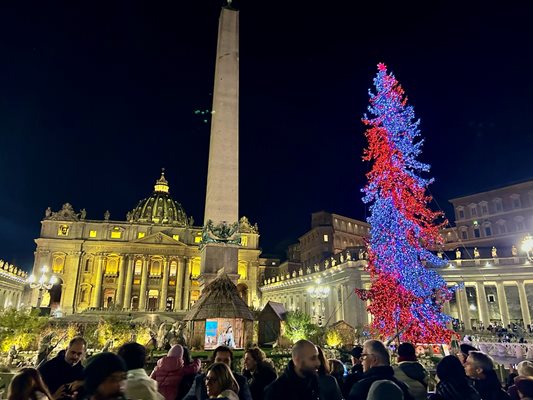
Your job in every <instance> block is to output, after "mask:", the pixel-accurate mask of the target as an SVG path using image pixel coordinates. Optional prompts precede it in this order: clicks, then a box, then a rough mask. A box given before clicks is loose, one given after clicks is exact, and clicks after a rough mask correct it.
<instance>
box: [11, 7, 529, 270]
mask: <svg viewBox="0 0 533 400" xmlns="http://www.w3.org/2000/svg"><path fill="white" fill-rule="evenodd" d="M11 3H12V4H9V3H8V2H3V3H2V6H0V37H1V40H0V258H3V259H7V260H9V261H10V262H13V263H15V264H17V265H21V266H23V267H25V268H26V269H28V268H30V266H31V264H32V260H33V251H34V249H35V244H34V242H33V240H34V239H35V238H36V237H38V236H39V229H40V223H39V222H40V220H41V219H42V217H43V215H44V210H45V209H46V207H47V206H51V207H52V209H53V210H57V209H59V208H60V207H61V205H62V204H63V203H65V202H70V203H71V204H73V206H74V207H75V209H76V210H79V209H80V208H86V209H87V212H88V214H87V218H89V219H102V218H103V213H104V211H105V210H106V209H109V210H110V212H111V219H124V218H125V215H126V212H127V211H129V210H131V209H132V208H133V207H134V206H135V205H136V203H137V202H138V201H139V200H140V199H141V198H144V197H146V196H148V195H150V193H151V192H152V189H153V184H154V181H155V179H157V178H158V177H159V174H160V169H161V167H165V168H166V171H167V179H168V180H169V184H170V188H171V194H172V195H173V197H174V198H175V199H176V200H178V201H179V202H181V203H182V205H183V207H184V209H185V211H186V212H187V213H188V214H189V215H193V216H194V219H195V220H196V222H197V223H200V222H201V221H203V208H204V197H205V185H206V174H207V157H208V145H209V130H210V123H209V120H207V122H205V121H204V119H205V118H206V115H202V114H199V113H198V110H209V109H210V108H211V100H212V97H211V92H212V86H213V76H214V62H215V50H216V39H217V38H216V34H217V23H218V14H219V10H220V5H221V2H219V1H215V0H210V1H207V0H194V1H190V2H183V1H165V2H163V1H152V2H148V1H146V2H144V3H141V2H134V1H105V2H73V1H65V2H60V1H55V2H51V1H35V2H24V1H18V2H11ZM80 3H83V5H80ZM359 3H371V4H366V5H360V4H359ZM391 3H392V2H391ZM395 3H396V4H395ZM399 3H402V4H399ZM425 3H426V4H425V5H420V2H418V3H415V2H412V3H410V2H398V1H396V2H394V3H392V4H394V5H387V3H386V2H383V1H380V2H377V1H373V2H356V1H350V2H348V1H346V2H333V1H332V2H327V1H323V2H309V1H294V0H292V1H283V2H281V1H280V2H273V1H272V2H266V1H257V0H244V1H241V2H240V4H238V3H237V4H238V6H239V9H240V10H241V13H240V26H241V31H240V35H241V40H240V141H241V142H240V151H241V156H240V179H241V180H240V214H241V215H246V216H248V217H249V218H250V220H251V221H252V222H253V223H255V222H257V223H258V225H259V228H260V233H261V246H262V248H263V250H264V251H265V252H266V253H268V254H279V255H280V256H282V255H283V254H284V251H285V249H286V247H287V245H289V244H291V243H294V242H296V241H297V238H298V236H300V235H301V234H303V233H304V232H305V231H306V230H308V229H309V226H310V220H311V212H314V211H319V210H328V211H331V212H335V213H339V214H343V215H347V216H351V217H355V218H360V219H364V218H365V207H364V206H363V204H362V202H361V200H360V199H361V193H360V189H361V187H362V186H363V185H364V183H365V178H364V173H365V172H366V171H367V170H368V168H369V166H368V165H365V164H364V163H363V162H362V161H361V155H362V151H363V147H364V145H365V141H364V137H363V126H362V124H361V122H360V118H361V116H362V115H363V113H364V112H365V110H366V106H367V100H368V95H367V90H368V88H369V87H370V86H371V84H372V78H373V76H374V75H375V72H376V64H377V63H378V62H380V61H383V62H385V63H387V64H388V66H389V69H390V70H392V71H393V72H394V73H395V75H396V77H397V78H398V80H399V81H400V82H401V84H402V85H403V87H404V88H405V90H406V92H407V95H408V96H409V101H410V103H411V104H413V105H414V107H415V112H416V114H417V116H418V117H419V118H420V119H421V121H422V123H421V130H422V136H423V137H424V138H425V141H426V142H425V145H424V153H423V155H422V160H423V161H425V162H429V163H430V164H431V165H432V171H431V175H432V176H434V177H435V178H436V182H435V184H433V185H432V186H431V191H432V193H433V195H434V196H435V199H436V200H437V202H438V204H439V205H440V207H442V208H444V210H445V211H446V212H449V211H450V208H449V204H448V201H447V200H448V199H450V198H453V197H454V196H459V195H463V194H468V193H472V192H475V191H479V190H483V189H487V188H490V187H493V186H498V185H504V184H507V183H510V182H514V181H517V180H523V179H527V178H531V177H533V173H532V168H531V156H530V154H531V152H532V149H533V128H532V126H531V122H530V117H531V116H532V115H533V83H532V79H531V73H532V71H533V50H532V49H533V47H532V41H533V28H532V26H533V24H532V23H531V20H530V15H531V13H530V11H529V10H527V9H526V6H525V4H526V2H521V3H520V4H518V3H516V4H515V3H513V2H500V3H498V4H497V5H496V6H494V7H489V6H487V4H486V3H481V2H480V3H479V4H474V3H473V2H465V1H463V2H461V3H460V2H456V3H454V2H448V1H440V2H436V1H427V2H425ZM462 3H471V4H470V5H468V6H465V5H464V4H462ZM466 7H471V8H466ZM207 118H208V116H207ZM434 206H435V207H437V205H436V204H434Z"/></svg>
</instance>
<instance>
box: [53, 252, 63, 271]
mask: <svg viewBox="0 0 533 400" xmlns="http://www.w3.org/2000/svg"><path fill="white" fill-rule="evenodd" d="M64 268H65V255H64V254H54V256H53V260H52V271H53V272H54V273H55V274H62V273H63V269H64Z"/></svg>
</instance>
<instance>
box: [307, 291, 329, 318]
mask: <svg viewBox="0 0 533 400" xmlns="http://www.w3.org/2000/svg"><path fill="white" fill-rule="evenodd" d="M307 293H308V294H309V296H310V297H311V298H312V299H316V300H318V306H317V307H313V316H314V317H315V318H316V321H317V325H318V326H322V320H323V318H324V300H325V299H326V298H327V297H328V295H329V287H328V286H323V285H320V281H317V282H316V283H315V285H313V286H309V287H308V288H307Z"/></svg>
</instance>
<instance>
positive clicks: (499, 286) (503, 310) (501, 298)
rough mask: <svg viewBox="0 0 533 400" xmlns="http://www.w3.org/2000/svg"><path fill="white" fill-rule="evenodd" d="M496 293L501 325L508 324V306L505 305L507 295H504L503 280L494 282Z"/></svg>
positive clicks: (505, 325)
mask: <svg viewBox="0 0 533 400" xmlns="http://www.w3.org/2000/svg"><path fill="white" fill-rule="evenodd" d="M496 294H497V295H498V306H499V308H500V315H501V319H502V323H503V326H504V327H505V328H507V325H509V319H510V318H509V307H508V306H507V297H505V286H504V285H503V282H496Z"/></svg>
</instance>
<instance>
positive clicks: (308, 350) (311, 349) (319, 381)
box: [263, 340, 342, 400]
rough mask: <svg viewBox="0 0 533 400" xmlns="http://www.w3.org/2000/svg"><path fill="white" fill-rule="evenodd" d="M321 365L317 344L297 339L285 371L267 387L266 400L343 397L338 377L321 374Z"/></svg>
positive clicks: (328, 399)
mask: <svg viewBox="0 0 533 400" xmlns="http://www.w3.org/2000/svg"><path fill="white" fill-rule="evenodd" d="M319 368H320V360H319V356H318V349H317V347H316V346H315V345H314V344H313V343H311V342H310V341H308V340H299V341H297V342H296V343H295V344H294V347H293V348H292V359H291V360H290V361H289V364H288V365H287V368H286V369H285V372H284V373H283V374H282V375H280V376H279V377H278V379H276V380H275V381H274V382H273V383H271V384H270V385H269V386H267V387H266V389H265V393H264V397H263V398H264V400H281V399H291V400H341V399H342V396H341V393H340V389H339V386H338V385H337V382H336V381H335V378H333V377H331V376H327V378H328V379H324V377H319Z"/></svg>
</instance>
